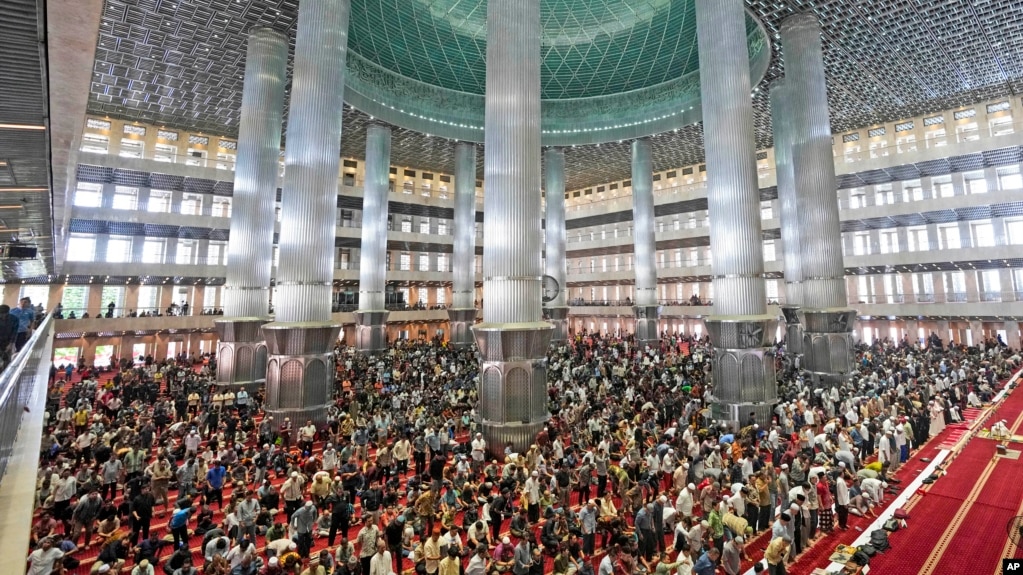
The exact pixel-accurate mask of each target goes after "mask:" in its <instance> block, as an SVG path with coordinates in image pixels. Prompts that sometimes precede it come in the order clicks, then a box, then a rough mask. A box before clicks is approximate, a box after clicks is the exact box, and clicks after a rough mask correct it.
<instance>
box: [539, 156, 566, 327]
mask: <svg viewBox="0 0 1023 575" xmlns="http://www.w3.org/2000/svg"><path fill="white" fill-rule="evenodd" d="M543 162H544V167H545V169H546V172H545V175H546V182H545V185H544V189H545V190H546V192H547V196H546V199H547V208H546V210H547V217H546V219H545V225H544V236H545V238H546V240H547V241H546V242H545V245H544V254H545V258H544V270H545V271H546V275H549V276H551V277H552V278H554V280H555V281H557V282H558V294H557V295H556V296H554V299H552V300H551V301H549V302H547V303H545V304H544V313H545V314H546V315H547V319H548V320H550V322H551V324H553V325H554V332H553V335H552V336H551V343H552V344H561V343H564V342H566V341H568V305H567V301H568V298H567V297H566V294H567V293H568V286H567V285H566V282H567V281H568V278H567V276H568V268H567V265H568V264H567V262H566V261H565V151H564V150H562V149H561V148H548V149H547V151H545V152H544V155H543Z"/></svg>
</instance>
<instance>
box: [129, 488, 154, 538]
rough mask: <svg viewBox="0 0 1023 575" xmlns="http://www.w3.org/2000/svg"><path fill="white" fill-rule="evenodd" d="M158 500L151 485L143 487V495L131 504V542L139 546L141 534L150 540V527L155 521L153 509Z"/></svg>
mask: <svg viewBox="0 0 1023 575" xmlns="http://www.w3.org/2000/svg"><path fill="white" fill-rule="evenodd" d="M155 505H156V499H155V498H154V497H153V490H152V489H151V488H150V487H149V485H143V486H142V493H139V494H138V495H136V496H135V499H133V500H132V502H131V542H132V545H138V542H139V534H140V533H141V534H142V539H149V525H150V523H151V522H152V521H153V507H154V506H155Z"/></svg>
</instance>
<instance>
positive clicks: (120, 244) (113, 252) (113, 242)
mask: <svg viewBox="0 0 1023 575" xmlns="http://www.w3.org/2000/svg"><path fill="white" fill-rule="evenodd" d="M130 260H131V238H130V237H126V236H120V237H118V236H111V237H110V239H108V240H107V259H106V261H107V262H110V263H126V262H128V261H130Z"/></svg>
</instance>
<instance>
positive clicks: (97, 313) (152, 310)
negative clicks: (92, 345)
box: [53, 304, 224, 319]
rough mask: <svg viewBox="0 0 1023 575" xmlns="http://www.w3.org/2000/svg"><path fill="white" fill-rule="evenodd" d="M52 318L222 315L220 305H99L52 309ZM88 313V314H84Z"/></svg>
mask: <svg viewBox="0 0 1023 575" xmlns="http://www.w3.org/2000/svg"><path fill="white" fill-rule="evenodd" d="M53 314H54V319H121V318H136V317H183V316H197V315H224V309H223V308H220V307H200V308H195V307H193V306H188V307H187V308H185V307H184V306H181V305H177V304H175V305H173V306H168V307H133V308H129V307H125V306H117V305H115V306H113V307H110V306H109V305H101V306H99V307H95V308H93V307H64V306H61V307H60V308H59V309H54V310H53ZM86 314H88V315H86Z"/></svg>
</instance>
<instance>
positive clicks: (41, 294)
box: [18, 284, 50, 309]
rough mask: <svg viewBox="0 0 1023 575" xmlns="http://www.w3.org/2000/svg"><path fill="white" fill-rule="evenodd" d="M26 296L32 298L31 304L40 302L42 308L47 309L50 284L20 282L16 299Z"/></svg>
mask: <svg viewBox="0 0 1023 575" xmlns="http://www.w3.org/2000/svg"><path fill="white" fill-rule="evenodd" d="M26 297H27V298H29V299H31V300H32V305H38V304H42V306H43V307H44V308H47V309H49V307H50V305H49V304H50V302H49V300H50V286H48V285H25V284H22V286H21V292H20V293H19V294H18V299H21V298H26Z"/></svg>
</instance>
